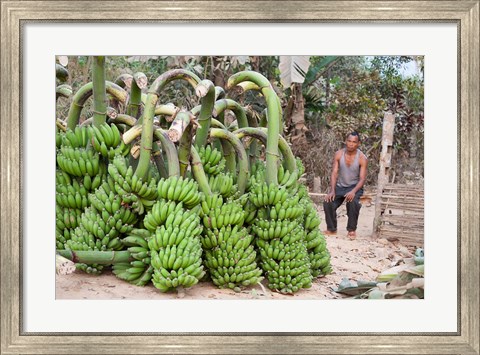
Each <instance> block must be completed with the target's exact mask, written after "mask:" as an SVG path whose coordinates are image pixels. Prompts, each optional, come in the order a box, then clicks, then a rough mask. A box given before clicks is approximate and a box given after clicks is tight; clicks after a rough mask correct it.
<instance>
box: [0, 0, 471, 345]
mask: <svg viewBox="0 0 480 355" xmlns="http://www.w3.org/2000/svg"><path fill="white" fill-rule="evenodd" d="M479 10H480V3H479V1H478V0H477V1H463V0H460V1H435V0H432V1H423V2H413V1H390V2H374V1H372V2H365V1H336V0H333V1H182V2H170V1H154V2H149V1H115V2H114V1H97V2H85V1H68V2H67V1H51V2H41V1H31V2H23V1H8V2H7V1H1V17H2V21H1V38H2V42H1V49H2V50H1V67H0V70H1V78H2V80H1V118H2V123H3V129H2V131H1V142H0V143H1V165H0V166H1V172H2V175H1V196H0V198H1V202H2V206H3V208H2V213H1V244H0V245H1V246H0V248H1V249H0V250H1V259H0V262H1V269H0V272H1V280H0V282H1V352H2V353H5V354H30V353H55V354H68V353H70V354H91V353H102V354H103V353H104V354H127V353H132V354H145V353H152V354H153V353H155V354H158V353H172V354H174V353H212V354H213V353H229V354H236V353H259V352H262V353H271V354H277V353H318V354H346V353H347V354H354V353H355V354H357V353H358V354H372V353H378V354H393V353H400V352H401V353H405V354H417V353H422V354H479V351H480V343H479V334H480V329H479V297H478V289H479V275H480V274H479V262H478V255H479V252H480V251H479V243H478V226H479V213H478V212H479V207H480V206H479V201H478V193H479V191H478V186H479V173H480V172H479V161H480V159H479V154H478V152H479V149H480V147H479V124H478V117H479V101H480V99H479V98H480V91H479V87H480V84H479V81H478V71H479V53H480V47H479V46H480V45H479V36H478V34H479V25H480V24H479ZM59 55H71V56H99V55H101V56H133V55H135V56H136V55H139V56H148V55H171V56H180V55H259V56H261V55H265V56H268V55H270V56H271V55H317V56H318V55H320V56H324V55H338V56H354V55H357V56H375V55H385V56H387V55H396V56H400V55H416V56H422V57H423V58H424V63H425V116H424V117H425V151H424V154H425V229H424V230H425V237H424V238H425V249H426V251H427V255H428V257H427V258H426V262H425V269H426V271H425V272H426V275H427V277H426V281H425V282H426V287H425V297H424V299H417V300H353V299H349V300H311V299H309V300H305V299H298V300H295V299H293V298H292V300H283V299H282V300H275V301H265V300H155V299H149V300H147V299H142V300H118V299H117V300H105V299H103V300H93V299H88V300H78V299H77V300H72V299H70V300H68V299H59V298H56V297H55V272H54V271H53V270H54V268H55V265H54V254H55V243H54V242H52V243H49V241H51V240H54V237H53V235H55V171H54V169H53V167H54V166H55V159H56V158H55V154H54V144H53V142H54V141H55V132H54V130H53V129H52V117H54V116H55V107H54V103H55V90H54V87H55V82H54V76H53V65H52V63H54V62H55V58H56V56H59ZM159 74H160V73H159Z"/></svg>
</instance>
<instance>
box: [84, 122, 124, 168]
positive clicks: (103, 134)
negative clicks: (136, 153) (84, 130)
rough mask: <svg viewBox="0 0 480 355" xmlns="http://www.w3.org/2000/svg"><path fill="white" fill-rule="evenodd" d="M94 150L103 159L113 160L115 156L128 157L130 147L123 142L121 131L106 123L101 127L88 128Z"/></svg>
mask: <svg viewBox="0 0 480 355" xmlns="http://www.w3.org/2000/svg"><path fill="white" fill-rule="evenodd" d="M88 129H89V131H90V132H89V134H90V136H91V143H92V147H93V149H95V151H97V152H98V153H100V154H101V155H102V156H103V157H105V158H108V159H113V158H114V157H115V155H122V156H126V155H128V153H130V148H131V147H130V145H129V144H125V143H124V142H123V139H122V136H121V133H120V131H119V130H118V128H117V126H116V125H115V124H113V123H112V124H108V123H104V124H102V125H100V127H98V128H97V127H95V126H88Z"/></svg>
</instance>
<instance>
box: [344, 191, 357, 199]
mask: <svg viewBox="0 0 480 355" xmlns="http://www.w3.org/2000/svg"><path fill="white" fill-rule="evenodd" d="M354 198H355V191H353V190H352V191H350V192H348V193H346V194H345V201H347V202H352V201H353V199H354Z"/></svg>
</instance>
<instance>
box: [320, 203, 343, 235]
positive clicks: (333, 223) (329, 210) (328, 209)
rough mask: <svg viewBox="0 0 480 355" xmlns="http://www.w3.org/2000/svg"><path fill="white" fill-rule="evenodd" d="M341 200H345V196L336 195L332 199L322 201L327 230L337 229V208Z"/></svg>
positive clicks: (333, 230)
mask: <svg viewBox="0 0 480 355" xmlns="http://www.w3.org/2000/svg"><path fill="white" fill-rule="evenodd" d="M343 200H345V197H343V196H339V195H337V196H335V199H334V200H333V201H331V202H325V201H324V202H323V211H324V212H325V222H326V223H327V231H328V232H332V233H335V232H336V231H337V209H338V207H340V205H341V204H342V203H343Z"/></svg>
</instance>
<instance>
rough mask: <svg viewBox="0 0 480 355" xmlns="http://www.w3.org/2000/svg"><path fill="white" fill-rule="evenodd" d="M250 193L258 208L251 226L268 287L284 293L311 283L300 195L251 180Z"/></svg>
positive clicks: (253, 202) (292, 291)
mask: <svg viewBox="0 0 480 355" xmlns="http://www.w3.org/2000/svg"><path fill="white" fill-rule="evenodd" d="M249 194H250V195H249V199H250V202H251V203H252V204H254V205H255V206H256V207H257V208H258V212H257V218H256V219H255V220H254V221H253V223H252V225H251V229H252V232H253V234H254V235H255V236H256V237H257V246H258V248H259V251H260V260H261V261H260V266H261V267H262V269H263V271H264V272H265V276H266V278H267V280H268V287H269V288H270V289H272V290H275V291H278V292H280V293H285V294H291V293H294V292H297V291H298V290H300V289H301V288H309V287H311V283H312V274H311V272H310V260H309V257H308V252H307V247H306V245H305V241H304V238H305V231H304V229H303V226H302V223H301V222H302V217H303V212H304V210H303V208H302V206H301V205H299V199H300V196H298V194H290V193H289V190H288V189H287V188H285V187H280V188H279V187H278V186H276V185H273V184H270V185H267V184H266V183H255V184H253V185H252V186H251V190H250V193H249Z"/></svg>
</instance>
